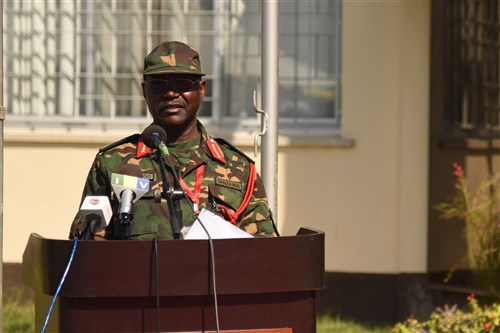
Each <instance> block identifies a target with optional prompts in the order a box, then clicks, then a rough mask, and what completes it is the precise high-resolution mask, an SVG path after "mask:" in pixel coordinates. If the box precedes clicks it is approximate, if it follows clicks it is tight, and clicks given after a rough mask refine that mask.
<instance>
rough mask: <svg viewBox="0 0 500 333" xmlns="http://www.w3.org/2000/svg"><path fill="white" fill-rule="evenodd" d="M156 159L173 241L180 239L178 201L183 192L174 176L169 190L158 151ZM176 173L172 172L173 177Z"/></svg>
mask: <svg viewBox="0 0 500 333" xmlns="http://www.w3.org/2000/svg"><path fill="white" fill-rule="evenodd" d="M156 159H157V162H158V164H159V166H160V174H161V180H162V193H161V196H162V198H164V199H165V200H166V201H167V207H168V211H169V213H170V227H171V229H172V235H173V238H174V239H182V234H181V228H180V226H181V222H180V221H182V211H181V208H180V200H181V199H182V198H184V191H183V190H182V189H181V187H180V184H179V180H178V179H175V176H174V188H170V187H169V185H168V181H167V170H166V168H165V163H164V160H163V158H162V154H161V151H160V150H157V151H156ZM175 174H176V173H175V172H174V175H175Z"/></svg>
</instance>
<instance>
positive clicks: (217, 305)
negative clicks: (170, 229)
mask: <svg viewBox="0 0 500 333" xmlns="http://www.w3.org/2000/svg"><path fill="white" fill-rule="evenodd" d="M165 156H166V158H167V161H168V164H169V166H170V169H172V173H173V176H174V181H175V182H179V176H178V174H177V172H176V170H175V168H174V167H173V166H174V164H173V163H172V160H171V159H170V154H165ZM160 162H161V163H163V161H160ZM182 192H183V196H184V198H185V199H186V200H187V201H188V202H190V201H191V199H189V197H188V196H187V194H186V191H182ZM189 207H190V208H191V211H192V213H193V217H194V218H195V220H197V221H198V222H200V225H201V227H202V228H203V230H204V231H205V233H206V234H207V237H208V244H209V249H210V259H211V260H210V263H211V266H212V267H211V268H212V269H211V271H212V290H213V293H214V312H215V327H216V332H217V333H220V327H219V304H218V300H217V283H216V274H215V251H214V243H213V240H212V237H211V236H210V233H209V232H208V230H207V228H205V225H204V224H203V222H202V221H201V219H200V218H199V216H198V214H196V213H195V211H194V208H193V205H189ZM157 271H158V268H157ZM156 281H157V283H158V280H156ZM158 306H159V305H158Z"/></svg>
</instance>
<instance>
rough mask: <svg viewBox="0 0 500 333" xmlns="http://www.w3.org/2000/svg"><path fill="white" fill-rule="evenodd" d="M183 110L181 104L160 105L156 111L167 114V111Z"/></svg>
mask: <svg viewBox="0 0 500 333" xmlns="http://www.w3.org/2000/svg"><path fill="white" fill-rule="evenodd" d="M183 108H184V105H183V104H181V103H165V104H161V105H160V106H159V107H158V110H159V111H161V112H168V111H173V110H176V109H183Z"/></svg>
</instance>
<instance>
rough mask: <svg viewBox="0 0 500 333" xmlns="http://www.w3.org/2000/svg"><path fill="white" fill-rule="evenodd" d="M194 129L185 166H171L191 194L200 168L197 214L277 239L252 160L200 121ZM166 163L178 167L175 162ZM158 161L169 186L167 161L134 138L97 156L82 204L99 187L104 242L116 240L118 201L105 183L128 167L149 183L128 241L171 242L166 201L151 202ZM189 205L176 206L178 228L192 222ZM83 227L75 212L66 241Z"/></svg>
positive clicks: (170, 176)
mask: <svg viewBox="0 0 500 333" xmlns="http://www.w3.org/2000/svg"><path fill="white" fill-rule="evenodd" d="M198 126H199V129H200V132H201V142H200V144H199V145H198V148H197V149H196V150H194V151H193V152H192V154H191V157H190V158H189V162H188V163H187V164H186V165H177V166H176V168H179V170H178V172H179V177H180V178H182V180H183V181H184V183H185V185H186V186H187V187H188V188H189V189H190V190H191V191H194V189H195V183H196V174H197V172H198V170H199V169H200V168H202V170H203V177H202V182H201V188H200V192H199V208H200V210H201V209H202V208H205V209H208V210H211V211H212V212H215V213H217V214H219V215H221V216H222V217H224V218H225V219H226V220H228V221H232V223H233V224H235V225H236V226H238V227H240V228H241V229H243V230H245V231H246V232H248V233H249V234H251V235H254V236H276V235H277V233H276V230H275V227H274V223H273V221H272V216H271V212H270V209H269V206H268V202H267V198H266V194H265V191H264V187H263V183H262V180H261V179H260V177H259V175H258V174H257V173H256V172H255V167H254V162H253V161H252V160H251V159H249V158H248V157H247V156H246V155H245V154H243V153H242V152H240V151H239V150H237V149H236V148H234V147H233V146H231V145H230V144H228V143H227V142H225V141H224V140H221V139H213V138H211V137H210V136H208V135H207V132H206V130H205V128H204V127H203V125H201V123H198ZM170 160H171V161H172V162H173V163H174V164H175V163H177V161H176V160H175V159H172V158H171V159H170ZM159 162H160V163H164V164H165V167H166V170H167V179H168V182H169V183H170V184H172V181H173V173H172V169H171V167H170V166H169V163H167V162H168V161H167V159H165V157H162V156H160V155H159V154H158V153H156V151H155V150H154V151H151V150H150V149H149V148H147V147H146V146H145V145H144V144H143V143H142V140H141V139H140V135H139V134H135V135H132V136H129V137H127V138H124V139H122V140H120V141H118V142H116V143H114V144H111V145H109V146H108V147H105V148H103V149H101V150H100V151H99V152H98V154H97V155H96V157H95V159H94V162H93V164H92V167H91V170H90V172H89V174H88V176H87V180H86V183H85V188H84V191H83V195H82V200H83V199H84V198H85V197H86V196H88V195H93V194H94V193H96V191H97V189H100V190H102V188H104V189H105V190H106V194H107V195H108V196H110V198H111V206H112V209H113V217H112V221H111V222H110V223H109V225H108V227H107V228H106V233H105V238H107V239H116V238H119V234H118V233H117V230H118V229H119V228H118V226H119V225H120V221H119V216H118V215H119V214H118V211H119V206H120V203H119V201H118V199H117V198H116V196H115V194H114V193H113V189H112V187H111V184H110V182H111V174H112V173H118V174H120V173H121V174H126V173H125V172H123V170H126V169H127V168H128V170H130V168H131V167H132V168H135V170H137V173H140V175H137V174H130V175H131V176H136V177H140V178H147V179H149V180H150V186H149V189H150V190H149V192H147V193H146V194H145V195H144V196H142V197H141V198H140V199H139V200H138V201H137V202H136V203H135V204H134V205H133V208H132V214H133V220H132V222H131V224H130V227H129V229H130V239H153V238H156V239H172V237H173V236H172V230H171V227H170V218H169V215H170V214H169V209H168V206H167V203H166V202H165V200H163V199H162V201H161V202H157V201H155V200H154V191H155V190H156V189H161V188H162V181H161V179H162V178H161V173H160V167H159V164H158V163H159ZM252 183H253V190H252V189H251V186H252ZM248 186H250V187H248ZM247 192H248V193H247ZM190 201H191V200H188V199H187V198H183V199H181V202H180V208H181V210H182V226H189V225H191V224H193V222H194V216H193V210H192V208H191V207H192V204H191V202H190ZM182 226H181V227H182ZM82 229H83V221H82V219H81V217H80V215H79V214H77V215H76V217H75V220H74V221H73V224H72V227H71V231H70V237H73V235H75V233H76V234H80V233H81V232H82Z"/></svg>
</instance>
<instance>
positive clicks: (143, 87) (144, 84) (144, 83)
mask: <svg viewBox="0 0 500 333" xmlns="http://www.w3.org/2000/svg"><path fill="white" fill-rule="evenodd" d="M141 87H142V96H143V97H144V99H145V100H146V102H147V101H148V98H147V97H146V96H147V95H146V82H144V81H143V82H142V83H141Z"/></svg>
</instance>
